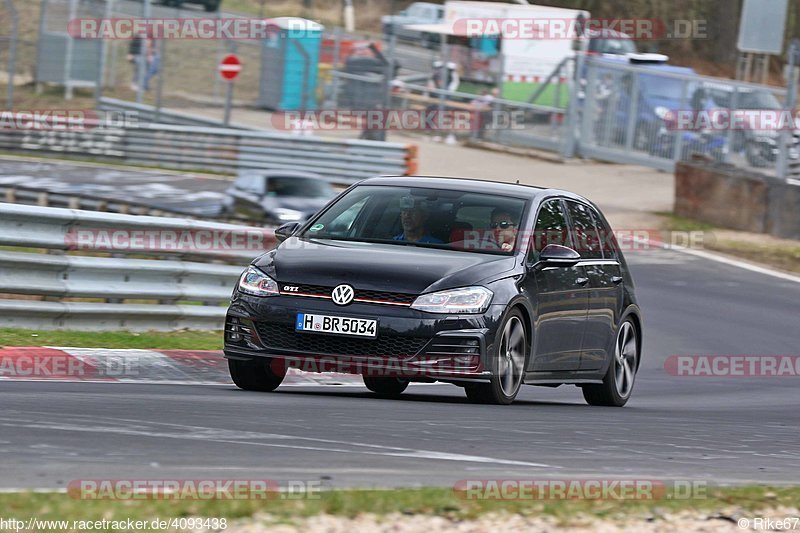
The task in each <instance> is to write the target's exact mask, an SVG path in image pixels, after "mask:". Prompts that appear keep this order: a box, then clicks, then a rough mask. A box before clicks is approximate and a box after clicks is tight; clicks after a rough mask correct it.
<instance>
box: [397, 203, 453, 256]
mask: <svg viewBox="0 0 800 533" xmlns="http://www.w3.org/2000/svg"><path fill="white" fill-rule="evenodd" d="M400 206H401V211H400V223H401V224H402V226H403V232H402V233H401V234H400V235H395V236H394V240H396V241H411V242H421V243H427V244H444V241H442V240H440V239H437V238H436V237H434V236H433V235H431V234H430V233H428V231H427V229H426V228H425V223H426V222H427V221H428V210H427V208H426V206H425V204H424V202H420V201H415V199H414V198H412V197H405V198H402V199H401V204H400Z"/></svg>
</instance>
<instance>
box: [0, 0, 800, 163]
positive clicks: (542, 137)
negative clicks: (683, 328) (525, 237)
mask: <svg viewBox="0 0 800 533" xmlns="http://www.w3.org/2000/svg"><path fill="white" fill-rule="evenodd" d="M2 1H5V3H6V4H9V2H10V1H11V0H2ZM0 6H2V4H0ZM148 15H149V18H151V19H157V20H162V21H164V20H166V21H169V20H173V21H175V20H180V21H184V22H185V21H187V20H195V21H197V22H198V23H199V22H200V21H203V20H205V21H208V20H212V21H214V20H215V21H217V22H220V21H221V20H222V19H235V18H240V19H241V18H242V16H237V15H233V14H231V13H226V12H224V11H219V12H216V13H206V12H204V11H203V10H201V9H178V8H171V7H165V6H162V5H160V4H156V3H155V2H150V3H146V2H143V1H141V0H139V1H130V0H108V1H102V0H42V3H41V17H40V21H39V25H38V29H39V35H38V46H37V47H36V48H35V49H27V50H26V45H25V43H24V42H22V41H18V43H17V53H16V54H14V55H16V56H17V61H16V64H17V67H16V70H17V78H19V76H20V75H23V76H24V75H25V73H28V75H29V76H31V77H32V78H33V79H35V81H36V82H37V83H38V84H39V85H40V86H41V85H44V84H55V85H57V86H60V87H65V88H66V89H65V92H66V93H67V94H69V93H70V92H71V91H72V90H73V89H74V88H76V87H91V88H93V89H94V90H95V91H96V93H97V95H98V96H100V95H105V96H110V97H113V98H117V99H121V100H126V101H137V102H140V103H144V104H152V105H154V106H155V107H156V109H171V110H176V111H180V112H182V113H184V114H189V115H194V116H197V117H200V118H203V119H206V120H219V121H220V122H221V121H222V118H223V116H224V109H223V108H224V105H225V101H226V98H225V96H226V87H227V86H228V82H226V81H223V80H222V79H221V77H220V75H219V72H218V66H219V64H220V60H221V59H222V57H223V56H225V55H227V54H229V53H235V54H236V55H237V56H238V57H239V60H240V62H241V64H242V68H241V71H240V72H239V76H238V78H237V79H236V81H235V82H234V85H233V86H234V95H233V105H234V107H235V108H237V109H238V110H239V113H238V115H234V121H236V117H237V116H238V117H241V116H243V115H247V116H250V117H255V119H254V120H251V121H250V122H249V123H248V124H247V126H250V127H262V128H268V129H269V128H278V129H280V127H279V126H276V124H277V123H278V122H279V120H278V121H276V120H275V119H274V115H272V113H273V112H274V111H278V112H282V111H287V110H289V111H291V110H301V111H305V110H338V111H363V112H366V111H381V112H384V113H389V112H395V111H403V112H405V113H406V114H405V115H403V117H408V116H412V115H414V114H416V115H417V116H419V117H421V122H422V124H421V125H419V124H418V125H417V126H416V127H411V128H407V127H405V124H404V123H403V121H402V120H401V121H400V122H395V123H393V124H388V125H387V124H385V123H380V124H377V126H375V125H373V126H372V127H370V125H366V126H364V125H362V124H360V123H358V122H353V121H352V120H350V118H348V114H347V113H342V116H340V117H337V118H336V124H335V125H334V127H333V128H329V129H327V130H326V131H314V132H311V134H315V135H320V136H335V137H361V138H367V139H385V138H389V139H391V138H392V136H393V135H394V133H393V132H394V131H395V130H397V129H399V130H402V133H404V134H408V133H412V134H422V135H427V136H430V137H441V138H442V140H446V141H450V142H456V141H459V140H468V141H470V142H480V143H494V144H500V145H506V146H515V147H522V148H536V149H544V150H549V151H554V152H558V153H560V154H561V156H563V157H573V156H575V155H577V156H582V157H589V158H595V159H601V160H608V161H615V162H623V163H636V164H643V165H647V166H652V167H655V168H661V169H664V170H670V169H672V168H673V166H674V164H675V162H676V161H680V160H685V159H689V158H692V157H697V156H700V157H705V158H708V159H713V160H715V161H719V162H724V163H731V164H735V165H737V166H742V167H746V168H753V169H757V170H759V171H765V172H767V173H773V174H777V175H782V174H783V172H782V169H783V168H784V167H783V164H784V162H785V163H786V168H789V169H795V168H800V134H798V132H797V130H796V129H795V128H794V127H793V126H794V123H792V127H783V128H781V127H776V126H775V124H772V123H770V116H771V114H772V115H774V114H776V113H780V112H781V111H789V112H792V113H793V111H792V110H787V109H784V108H786V107H787V106H790V105H791V104H787V102H785V98H786V96H785V95H786V91H785V90H783V89H780V88H774V87H768V86H763V85H754V84H743V83H738V82H733V81H729V80H722V79H718V78H710V77H704V76H699V75H698V74H697V73H695V72H694V71H693V70H691V69H688V68H683V67H675V66H669V65H661V64H634V63H631V62H629V61H627V60H625V59H624V58H623V57H622V56H620V57H618V58H616V59H610V58H607V57H598V56H581V55H577V56H570V57H567V58H565V59H564V60H563V61H562V62H561V63H560V64H559V65H558V67H557V68H556V69H555V70H554V71H553V72H552V74H551V75H550V76H549V77H540V76H538V75H537V76H525V75H520V74H519V73H515V74H514V75H513V76H512V75H510V74H507V73H504V72H503V71H502V68H503V67H502V65H503V61H502V57H501V56H500V55H499V54H501V53H502V52H501V51H500V50H499V49H498V50H497V51H495V53H493V54H482V53H476V52H475V51H474V50H470V49H469V46H468V45H464V44H463V43H462V44H461V45H458V44H453V43H448V42H444V43H441V42H440V43H436V44H435V45H434V46H431V47H426V46H419V44H420V43H417V44H409V43H399V42H398V41H397V40H396V38H393V37H391V36H389V37H388V39H386V37H385V40H384V41H383V42H382V41H380V40H378V39H375V38H370V37H365V36H357V35H352V34H350V35H348V34H345V33H344V32H342V31H339V30H337V29H335V28H328V29H324V30H322V29H320V35H318V36H315V37H314V39H315V40H314V41H313V42H312V43H311V44H306V43H302V42H300V41H299V40H298V41H297V42H293V41H292V40H291V39H288V38H286V36H285V35H282V34H273V35H271V36H270V38H266V39H253V38H249V39H248V38H220V37H215V38H191V39H186V38H164V39H160V38H153V39H150V38H144V39H141V40H140V41H139V42H138V44H137V43H136V40H131V39H130V38H128V39H125V38H116V39H113V38H112V39H109V38H101V39H74V38H71V34H70V32H69V31H68V28H70V22H71V21H75V20H76V19H87V18H94V19H100V18H103V19H108V20H116V19H129V20H131V19H142V18H143V17H145V16H148ZM10 20H11V17H10V16H4V17H3V18H2V19H0V60H1V63H2V65H3V66H2V67H0V72H2V71H3V70H8V68H9V67H8V65H9V63H10V61H9V55H10V46H8V43H10V36H11V34H12V27H11V25H10V22H9V21H10ZM275 35H278V37H277V38H275ZM292 62H293V63H292ZM409 65H412V67H411V68H409ZM289 67H291V68H292V69H293V70H292V72H289V70H290V68H289ZM456 78H457V79H456ZM454 79H455V81H454ZM275 80H282V81H281V83H282V85H281V86H280V87H279V88H278V89H276V81H275ZM283 81H286V83H283ZM98 82H99V85H98ZM289 82H291V83H289ZM511 89H513V90H511ZM275 90H280V91H283V93H281V95H279V96H280V97H276V96H275V92H274V91H275ZM290 101H291V102H290ZM287 102H290V103H287ZM739 112H741V113H746V114H748V117H750V118H753V117H755V118H754V119H753V120H755V121H756V124H755V125H753V124H750V123H746V124H742V125H740V126H739V127H737V126H736V125H730V124H727V125H726V124H722V125H721V124H718V123H713V121H712V122H711V123H708V120H709V117H712V118H713V117H720V116H722V117H724V116H727V118H728V122H730V119H732V118H733V117H734V116H735V115H736V114H737V113H739ZM156 116H158V115H156ZM431 117H433V119H432V120H429V119H431ZM443 117H444V118H447V119H452V118H453V117H457V118H458V117H461V118H464V117H467V118H466V120H462V121H460V122H457V123H458V126H457V127H455V128H450V129H448V127H447V125H446V124H451V122H452V121H445V122H446V124H443V123H442V120H441V119H442V118H443ZM384 118H385V115H384ZM704 120H705V122H704ZM439 126H443V127H439ZM720 126H721V127H720ZM301 134H306V132H301Z"/></svg>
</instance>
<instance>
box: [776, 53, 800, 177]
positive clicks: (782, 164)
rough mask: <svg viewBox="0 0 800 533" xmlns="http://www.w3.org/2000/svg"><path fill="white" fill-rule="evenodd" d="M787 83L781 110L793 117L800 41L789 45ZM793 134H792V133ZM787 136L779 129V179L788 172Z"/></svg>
mask: <svg viewBox="0 0 800 533" xmlns="http://www.w3.org/2000/svg"><path fill="white" fill-rule="evenodd" d="M788 63H789V83H788V85H787V87H786V101H785V102H784V103H783V108H784V109H786V110H788V111H789V113H790V114H791V116H792V117H794V113H795V109H794V108H795V107H796V106H797V65H798V64H800V40H798V39H792V42H791V44H790V45H789V61H788ZM792 133H793V132H792ZM789 136H790V132H788V131H787V130H786V128H785V127H784V128H782V129H781V134H780V143H781V144H780V147H779V150H778V168H777V169H775V170H776V173H777V175H778V177H779V178H784V179H785V178H786V177H787V175H788V170H789V154H788V152H789Z"/></svg>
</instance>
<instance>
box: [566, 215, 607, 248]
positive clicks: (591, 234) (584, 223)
mask: <svg viewBox="0 0 800 533" xmlns="http://www.w3.org/2000/svg"><path fill="white" fill-rule="evenodd" d="M567 211H568V212H569V218H570V221H571V222H572V228H571V231H570V233H571V234H572V240H573V243H574V244H575V249H576V250H577V251H578V253H580V254H581V257H582V258H584V259H602V258H603V252H602V250H601V247H600V235H599V233H598V232H597V227H596V226H595V222H594V219H593V218H592V213H591V211H590V209H589V208H588V207H587V206H585V205H583V204H579V203H576V202H570V201H567Z"/></svg>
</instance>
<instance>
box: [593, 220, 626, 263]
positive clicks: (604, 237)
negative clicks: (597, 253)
mask: <svg viewBox="0 0 800 533" xmlns="http://www.w3.org/2000/svg"><path fill="white" fill-rule="evenodd" d="M590 211H591V213H592V219H594V225H595V226H596V227H597V229H598V231H599V232H600V249H601V250H602V251H603V257H604V258H605V259H614V260H617V259H619V251H618V250H619V245H618V244H617V238H616V236H615V235H614V232H613V231H611V227H610V226H609V225H608V224H606V223H605V222H603V219H602V218H601V217H600V215H599V214H598V213H597V211H595V210H594V209H590Z"/></svg>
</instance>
